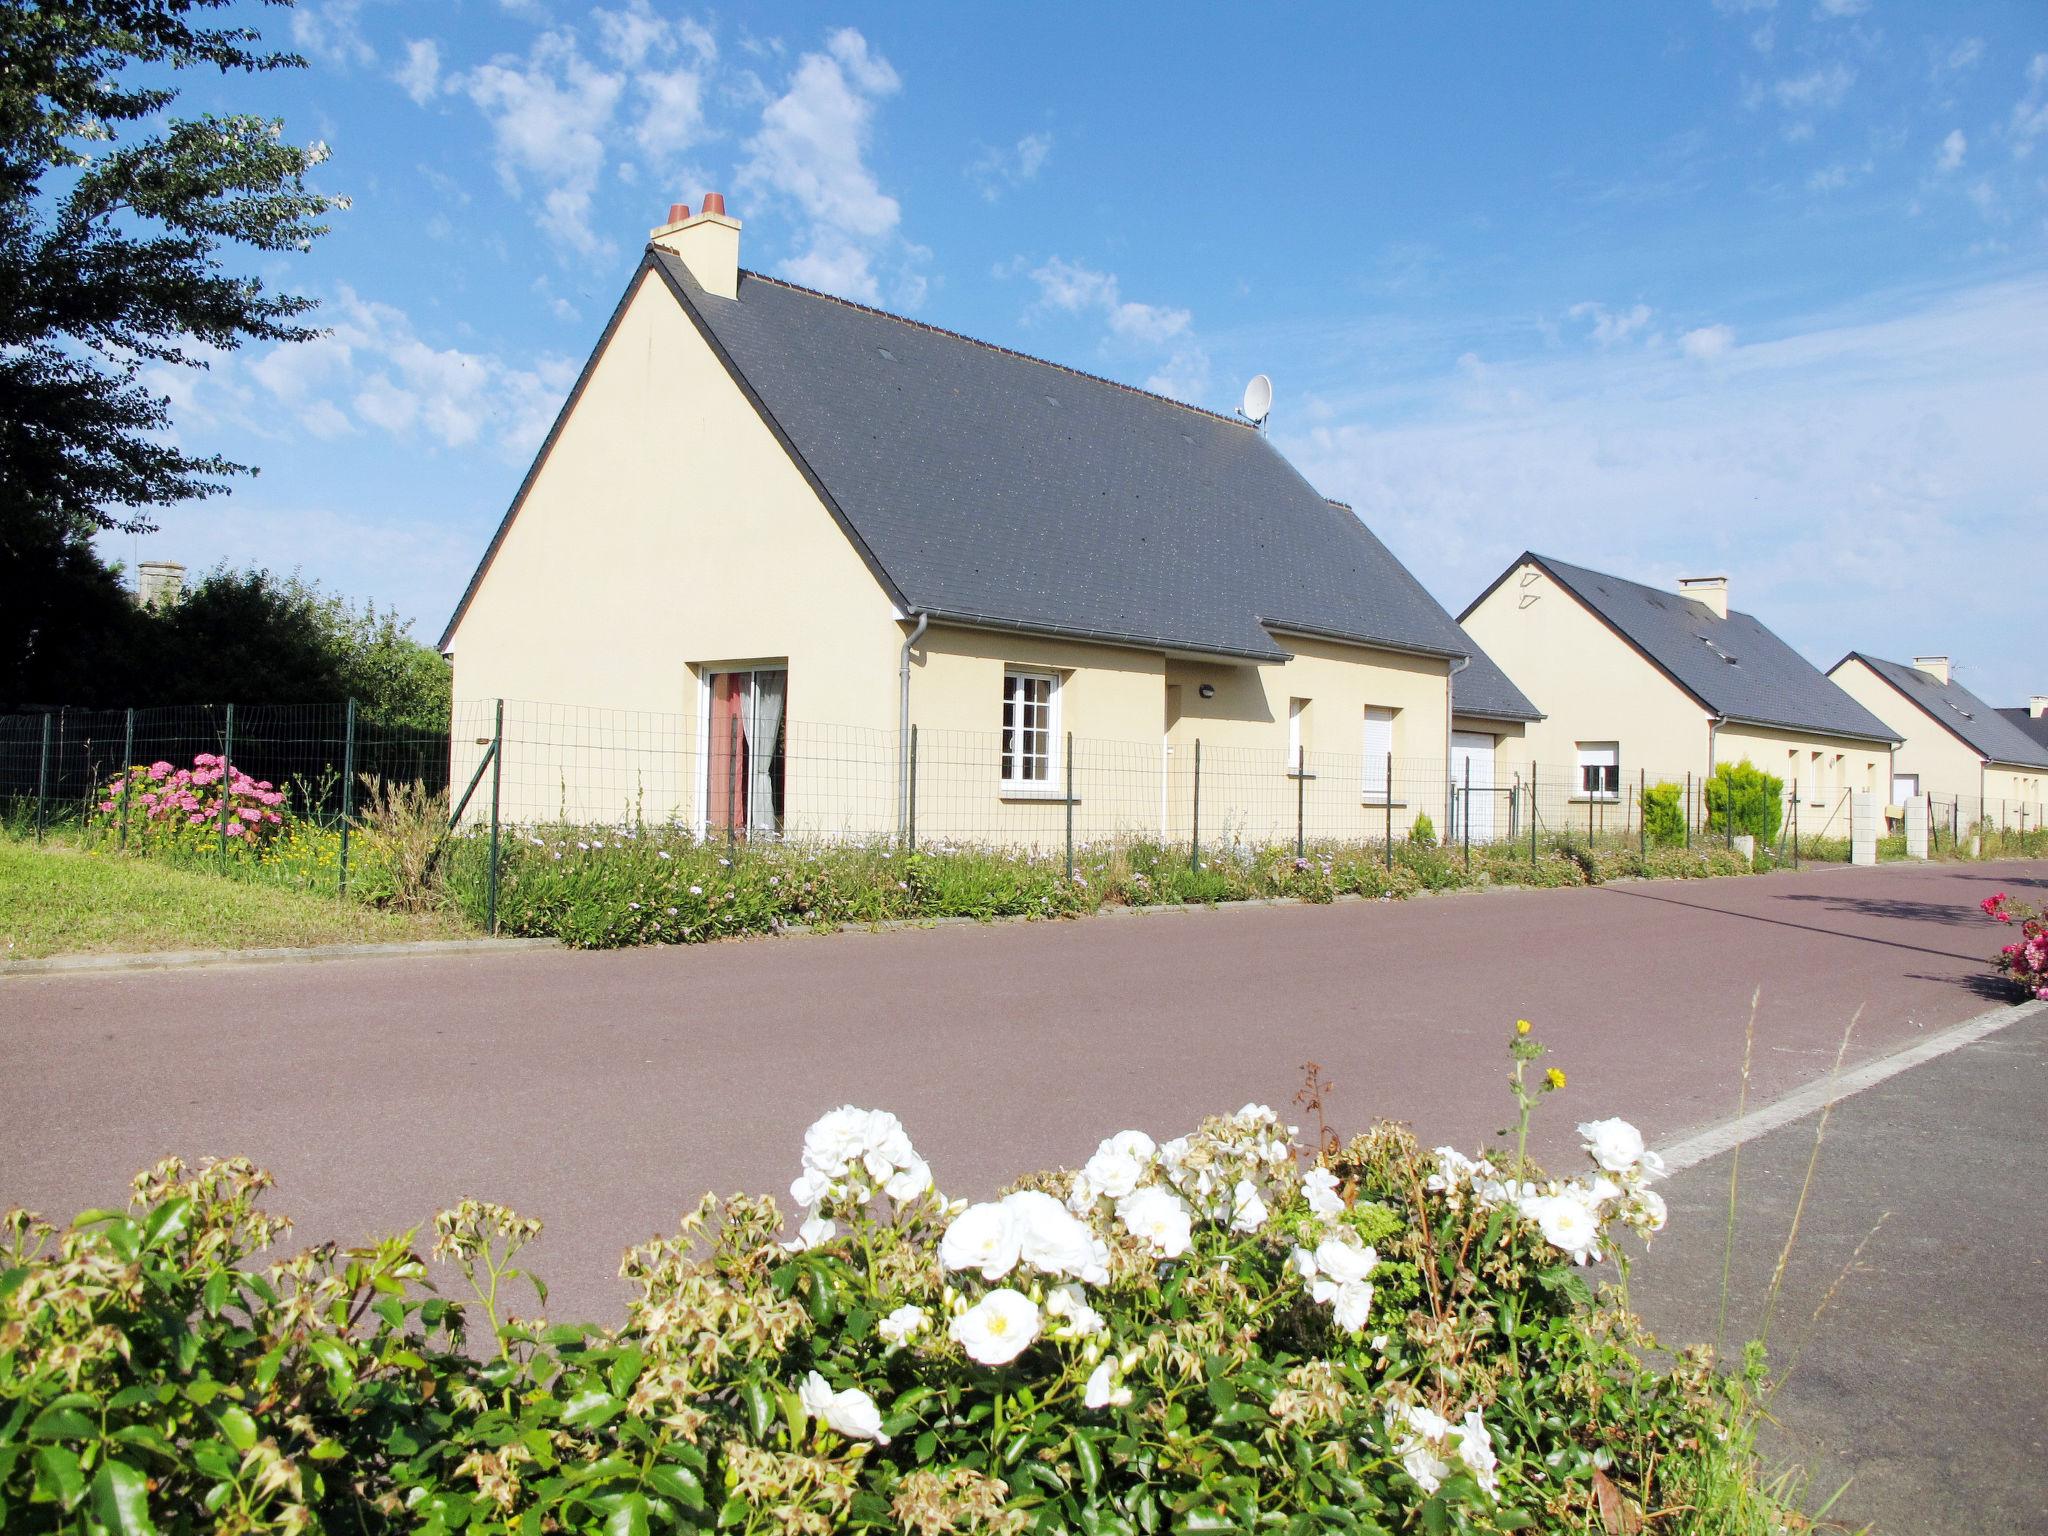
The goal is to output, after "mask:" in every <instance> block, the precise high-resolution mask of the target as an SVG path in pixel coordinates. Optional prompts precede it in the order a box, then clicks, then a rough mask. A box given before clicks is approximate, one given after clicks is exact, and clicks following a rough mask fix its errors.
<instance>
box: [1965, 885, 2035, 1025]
mask: <svg viewBox="0 0 2048 1536" xmlns="http://www.w3.org/2000/svg"><path fill="white" fill-rule="evenodd" d="M1981 905H1982V906H1983V909H1984V915H1985V916H1986V917H1988V918H1990V919H1991V920H1992V921H1993V922H1999V923H2005V924H2007V925H2012V924H2015V923H2016V924H2018V925H2019V930H2020V932H2019V937H2018V938H2017V939H2015V940H2014V941H2013V942H2012V943H2010V944H2007V945H2005V946H2004V947H2003V948H2002V949H2000V950H1999V951H1998V969H1999V970H2000V971H2001V972H2002V973H2004V975H2005V976H2006V977H2007V979H2009V980H2010V981H2011V982H2012V984H2013V985H2014V986H2016V987H2018V988H2019V989H2020V991H2021V992H2022V993H2024V994H2025V995H2026V996H2028V997H2038V998H2041V999H2043V1000H2044V1001H2048V915H2044V914H2043V913H2042V912H2040V911H2039V910H2038V909H2037V908H2034V907H2029V906H2026V905H2024V904H2022V903H2019V902H2015V901H2012V900H2009V899H2008V898H2007V897H2006V894H2005V892H2003V891H2000V892H1999V893H1998V894H1997V895H1996V896H1987V897H1986V898H1985V899H1984V901H1983V902H1982V903H1981Z"/></svg>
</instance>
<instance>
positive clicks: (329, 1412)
mask: <svg viewBox="0 0 2048 1536" xmlns="http://www.w3.org/2000/svg"><path fill="white" fill-rule="evenodd" d="M1515 1049H1516V1053H1517V1064H1518V1072H1517V1078H1516V1081H1517V1083H1519V1082H1520V1081H1521V1078H1520V1073H1519V1067H1520V1065H1521V1064H1522V1062H1523V1061H1524V1060H1525V1059H1533V1055H1534V1054H1535V1053H1539V1052H1540V1047H1537V1046H1535V1045H1534V1043H1533V1042H1531V1041H1528V1040H1527V1039H1526V1031H1524V1032H1523V1033H1522V1035H1520V1036H1518V1037H1517V1040H1516V1042H1515ZM1559 1082H1560V1083H1561V1078H1560V1079H1559ZM1544 1091H1547V1089H1546V1090H1544ZM1518 1097H1520V1098H1522V1100H1523V1105H1522V1108H1523V1121H1524V1124H1523V1132H1524V1136H1525V1134H1526V1121H1527V1113H1528V1107H1529V1104H1530V1103H1532V1102H1534V1099H1535V1098H1536V1097H1540V1092H1537V1093H1532V1094H1528V1095H1519V1094H1518ZM1579 1130H1580V1135H1581V1138H1582V1141H1583V1145H1584V1148H1585V1152H1586V1160H1587V1166H1586V1169H1585V1171H1584V1172H1583V1173H1579V1174H1575V1175H1566V1176H1561V1177H1554V1176H1552V1175H1549V1174H1546V1173H1544V1172H1543V1171H1541V1170H1539V1169H1537V1168H1535V1167H1534V1166H1533V1165H1531V1164H1529V1163H1528V1162H1527V1161H1526V1160H1525V1159H1523V1158H1522V1157H1521V1156H1520V1155H1519V1153H1518V1154H1516V1155H1515V1156H1513V1157H1508V1156H1506V1155H1500V1156H1494V1157H1487V1158H1480V1157H1468V1156H1465V1155H1463V1154H1460V1153H1458V1152H1456V1151H1455V1150H1453V1149H1450V1148H1441V1149H1438V1150H1436V1151H1434V1152H1432V1151H1429V1150H1426V1149H1424V1148H1423V1147H1422V1146H1421V1145H1419V1144H1418V1143H1417V1142H1416V1140H1415V1139H1414V1137H1413V1136H1412V1135H1411V1134H1410V1133H1409V1132H1408V1131H1407V1130H1406V1129H1404V1128H1402V1127H1400V1126H1396V1125H1391V1124H1382V1125H1380V1126H1378V1127H1376V1128H1374V1129H1373V1130H1371V1131H1369V1132H1367V1133H1366V1134H1364V1135H1362V1136H1359V1137H1357V1138H1355V1139H1353V1140H1352V1141H1350V1142H1349V1143H1348V1144H1347V1143H1342V1142H1340V1141H1338V1140H1337V1139H1336V1138H1334V1137H1331V1138H1329V1139H1328V1140H1327V1141H1324V1142H1322V1143H1321V1144H1320V1148H1319V1149H1318V1147H1315V1146H1311V1147H1308V1148H1304V1147H1303V1146H1302V1145H1301V1144H1300V1142H1299V1140H1298V1139H1297V1137H1296V1134H1295V1131H1294V1129H1293V1128H1292V1127H1290V1126H1288V1125H1286V1124H1284V1123H1282V1121H1281V1119H1280V1117H1279V1116H1278V1115H1277V1114H1275V1113H1274V1111H1273V1110H1271V1109H1269V1108H1267V1107H1265V1106H1262V1105H1256V1104H1251V1105H1246V1106H1245V1107H1244V1108H1242V1109H1240V1110H1238V1111H1237V1112H1235V1113H1233V1114H1225V1115H1219V1116H1215V1117H1213V1118H1211V1119H1209V1120H1207V1121H1205V1122H1204V1123H1203V1124H1202V1125H1201V1126H1199V1127H1198V1128H1196V1129H1195V1130H1193V1131H1191V1132H1189V1133H1188V1134H1186V1135H1183V1136H1179V1137H1175V1138H1172V1139H1169V1140H1165V1141H1156V1140H1154V1138H1153V1137H1152V1135H1150V1134H1148V1133H1146V1132H1142V1131H1136V1130H1130V1131H1123V1132H1119V1133H1117V1134H1115V1135H1112V1136H1109V1137H1107V1138H1106V1139H1104V1140H1102V1141H1101V1143H1100V1145H1099V1146H1097V1147H1096V1148H1095V1150H1094V1151H1093V1152H1092V1153H1088V1154H1086V1155H1085V1156H1081V1157H1080V1164H1079V1168H1078V1170H1077V1171H1074V1172H1054V1173H1046V1174H1036V1175H1031V1176H1029V1177H1026V1178H1024V1179H1021V1180H1019V1181H1018V1183H1017V1184H1016V1185H1014V1186H1013V1187H1012V1188H1010V1189H1009V1190H1008V1191H1007V1192H1005V1193H1003V1194H1001V1195H1000V1196H999V1197H998V1198H995V1199H991V1200H985V1201H980V1202H974V1203H970V1202H967V1201H962V1200H949V1199H948V1198H946V1196H944V1195H943V1194H942V1193H940V1190H939V1187H938V1185H937V1183H936V1182H935V1180H934V1175H933V1170H932V1168H931V1167H930V1166H928V1165H927V1164H926V1162H925V1161H924V1159H923V1158H922V1157H920V1156H919V1154H918V1152H917V1150H916V1148H915V1146H914V1144H913V1142H912V1139H911V1136H910V1133H909V1131H908V1130H907V1129H906V1127H905V1126H904V1125H903V1124H902V1123H901V1122H899V1121H898V1120H897V1119H896V1117H895V1116H894V1115H891V1114H888V1113H886V1112H883V1111H877V1110H864V1109H856V1108H852V1107H846V1108H841V1109H836V1110H833V1111H831V1112H829V1113H827V1114H825V1115H824V1116H822V1117H821V1118H819V1119H818V1121H817V1122H816V1123H815V1124H814V1125H813V1126H812V1127H811V1128H810V1130H809V1132H808V1133H807V1134H806V1135H805V1137H804V1142H803V1147H802V1151H801V1155H800V1167H799V1170H798V1176H797V1178H796V1181H795V1184H794V1186H793V1187H792V1190H791V1194H792V1197H793V1203H792V1205H791V1206H788V1207H785V1206H783V1205H782V1204H780V1203H779V1202H777V1201H774V1200H769V1199H762V1198H754V1197H748V1196H739V1195H736V1196H732V1197H730V1198H726V1199H722V1200H720V1199H711V1198H708V1197H707V1198H706V1199H705V1200H704V1201H703V1202H702V1203H701V1204H700V1205H699V1206H698V1207H697V1208H696V1209H695V1210H693V1211H691V1212H690V1213H689V1214H687V1215H686V1216H685V1218H684V1219H683V1221H682V1223H681V1225H680V1227H679V1229H678V1231H677V1232H676V1233H675V1235H674V1236H673V1237H669V1238H660V1239H656V1240H654V1241H651V1242H649V1243H647V1244H644V1245H642V1246H639V1247H636V1248H634V1249H632V1250H630V1251H629V1252H628V1253H627V1254H626V1257H625V1260H624V1263H623V1266H622V1269H621V1273H622V1275H623V1277H624V1278H625V1280H626V1281H627V1282H628V1283H629V1285H630V1286H631V1288H632V1298H631V1301H630V1304H629V1308H628V1316H627V1321H626V1323H625V1324H624V1326H622V1327H619V1328H616V1329H600V1328H595V1327H588V1326H582V1325H573V1324H554V1325H549V1324H547V1323H543V1322H539V1321H522V1320H519V1319H515V1318H512V1317H510V1316H508V1315H506V1314H505V1312H504V1310H503V1304H504V1298H505V1297H506V1296H508V1295H509V1294H510V1290H509V1288H508V1287H509V1286H510V1284H511V1283H512V1282H514V1281H517V1280H518V1279H519V1278H520V1272H519V1271H518V1270H516V1269H514V1268H513V1267H512V1265H513V1261H514V1257H515V1255H516V1253H517V1251H518V1250H519V1248H520V1247H521V1245H522V1244H524V1243H525V1242H526V1241H528V1240H529V1239H530V1238H531V1237H532V1236H533V1235H534V1233H535V1232H537V1230H538V1224H537V1223H533V1222H530V1221H527V1220H525V1219H524V1218H521V1217H518V1216H515V1215H514V1214H513V1213H511V1212H509V1211H506V1210H504V1209H502V1208H501V1207H496V1206H490V1205H484V1204H480V1203H478V1202H465V1203H464V1204H463V1205H462V1206H461V1207H458V1208H456V1209H455V1210H452V1211H449V1212H444V1213H443V1214H442V1215H441V1217H439V1218H437V1221H436V1227H435V1233H436V1242H435V1245H434V1257H435V1258H437V1259H439V1260H441V1261H443V1262H444V1263H447V1264H452V1265H453V1266H454V1267H455V1269H456V1270H457V1271H459V1278H460V1281H461V1282H463V1283H466V1285H467V1287H468V1288H469V1289H470V1291H471V1292H472V1293H473V1297H474V1300H473V1301H472V1302H470V1303H469V1304H467V1305H459V1304H458V1303H457V1302H456V1301H455V1300H454V1299H452V1297H444V1296H442V1295H440V1294H438V1293H436V1292H435V1291H431V1290H426V1289H423V1285H422V1282H423V1281H424V1280H425V1278H426V1276H427V1274H428V1273H429V1269H428V1266H427V1265H426V1263H425V1262H424V1261H423V1260H422V1259H420V1258H419V1257H418V1256H417V1255H415V1254H414V1253H413V1252H412V1246H411V1239H410V1236H408V1237H403V1238H395V1239H391V1240H388V1241H387V1242H385V1243H383V1244H381V1245H379V1246H377V1247H374V1248H365V1249H358V1250H350V1251H348V1252H338V1251H336V1250H335V1249H333V1248H331V1247H330V1248H325V1249H315V1250H312V1251H310V1252H309V1253H307V1254H304V1255H301V1256H299V1257H298V1258H296V1259H292V1260H288V1261H284V1262H282V1263H272V1264H269V1265H267V1266H265V1265H264V1264H263V1262H262V1261H261V1260H260V1259H258V1258H256V1257H255V1254H256V1253H257V1252H258V1251H259V1250H261V1249H262V1248H263V1247H264V1246H265V1245H266V1244H267V1243H268V1242H270V1241H271V1240H273V1239H274V1238H275V1237H276V1236H277V1235H278V1233H279V1232H280V1231H281V1229H282V1228H281V1223H280V1222H278V1221H277V1220H275V1219H273V1218H268V1217H265V1216H262V1215H261V1214H259V1213H257V1212H256V1210H255V1208H254V1203H253V1202H254V1200H255V1198H256V1196H257V1195H258V1194H259V1193H260V1191H261V1190H262V1188H263V1187H264V1185H265V1184H266V1183H267V1180H265V1179H264V1178H263V1176H262V1175H261V1174H260V1173H257V1172H256V1171H255V1170H253V1169H250V1168H249V1167H248V1165H246V1164H240V1163H223V1164H211V1165H208V1166H207V1167H205V1168H203V1169H201V1170H200V1171H198V1172H197V1173H193V1172H190V1171H188V1170H186V1169H185V1168H184V1167H183V1166H182V1165H180V1164H175V1163H170V1164H165V1165H164V1166H163V1167H161V1168H159V1169H158V1170H155V1171H154V1172H153V1173H152V1174H150V1175H146V1176H145V1177H144V1179H143V1180H139V1181H138V1185H137V1207H136V1211H135V1214H133V1215H132V1216H124V1215H118V1214H116V1213H108V1212H89V1213H87V1215H86V1217H83V1218H81V1220H80V1223H79V1224H77V1225H75V1226H74V1227H72V1228H71V1229H69V1230H67V1231H65V1232H63V1233H58V1232H55V1231H53V1230H52V1229H50V1228H48V1227H46V1226H43V1225H42V1224H40V1223H38V1222H36V1221H34V1220H33V1219H32V1218H28V1217H26V1216H24V1215H21V1214H19V1213H17V1214H16V1215H15V1216H12V1217H10V1218H9V1221H8V1224H7V1226H6V1227H5V1228H4V1229H0V1501H4V1502H0V1521H4V1523H5V1525H6V1528H7V1529H8V1530H9V1531H10V1532H13V1531H15V1530H17V1529H20V1530H27V1531H40V1530H59V1529H76V1530H80V1531H85V1530H88V1529H90V1530H91V1531H94V1532H99V1531H103V1530H127V1531H138V1532H140V1531H163V1532H168V1531H174V1530H176V1531H193V1532H197V1531H201V1530H212V1529H216V1528H234V1529H239V1530H251V1531H257V1530H265V1531H267V1530H278V1531H284V1532H292V1533H297V1532H303V1531H311V1530H331V1531H336V1532H340V1531H352V1532H363V1531H374V1532H384V1531H398V1530H417V1531H424V1532H430V1533H437V1532H443V1531H446V1532H454V1531H458V1530H469V1531H477V1532H486V1533H489V1532H504V1533H508V1536H509V1533H515V1532H516V1533H520V1536H541V1533H545V1532H551V1531H579V1532H580V1531H593V1532H594V1531H599V1530H602V1531H605V1532H616V1533H620V1536H635V1533H640V1532H647V1531H659V1530H707V1531H710V1530H717V1531H731V1532H735V1533H742V1536H752V1533H765V1532H778V1533H780V1532H807V1533H822V1532H826V1531H837V1530H846V1531H876V1532H884V1531H886V1532H911V1533H914V1536H939V1533H943V1532H953V1531H960V1532H966V1531H991V1532H1003V1533H1022V1532H1027V1531H1028V1532H1048V1533H1049V1532H1075V1533H1082V1536H1108V1533H1115V1536H1159V1533H1165V1532H1178V1531H1243V1532H1252V1531H1255V1530H1257V1531H1273V1532H1285V1533H1289V1536H1295V1533H1299V1536H1311V1533H1322V1532H1327V1531H1345V1532H1360V1533H1373V1532H1400V1531H1410V1530H1420V1531H1432V1532H1436V1531H1458V1532H1464V1531H1473V1532H1478V1531H1509V1530H1540V1531H1558V1532H1564V1531H1586V1530H1619V1529H1631V1530H1633V1529H1643V1530H1651V1529H1654V1530H1657V1531H1700V1532H1705V1531H1709V1530H1713V1531H1720V1530H1733V1529H1738V1527H1735V1526H1731V1525H1728V1524H1726V1523H1714V1520H1713V1518H1710V1517H1713V1516H1714V1510H1713V1509H1712V1507H1711V1500H1710V1498H1709V1490H1712V1489H1717V1488H1725V1487H1727V1486H1730V1485H1731V1484H1742V1485H1745V1486H1753V1481H1754V1480H1752V1479H1748V1478H1746V1477H1745V1476H1741V1475H1738V1476H1734V1477H1732V1478H1731V1476H1730V1475H1729V1468H1730V1466H1731V1464H1741V1465H1742V1466H1746V1465H1747V1464H1748V1460H1749V1458H1751V1457H1752V1456H1753V1452H1752V1450H1751V1448H1750V1441H1749V1439H1748V1435H1747V1431H1746V1429H1745V1421H1744V1416H1743V1413H1742V1411H1741V1409H1740V1406H1739V1392H1740V1385H1741V1384H1740V1382H1739V1381H1737V1382H1735V1383H1729V1382H1726V1381H1724V1379H1723V1378H1721V1377H1720V1376H1718V1375H1717V1374H1716V1373H1715V1371H1714V1369H1713V1365H1712V1362H1711V1360H1710V1359H1709V1358H1708V1357H1707V1356H1706V1355H1705V1354H1704V1353H1691V1354H1684V1355H1680V1356H1679V1357H1677V1360H1676V1363H1675V1364H1674V1365H1670V1366H1667V1367H1663V1368H1656V1367H1653V1366H1652V1365H1650V1364H1649V1363H1647V1360H1648V1355H1647V1350H1648V1347H1649V1343H1650V1341H1649V1340H1647V1339H1646V1338H1645V1337H1644V1336H1643V1335H1642V1333H1641V1331H1640V1329H1639V1327H1638V1325H1637V1324H1636V1323H1635V1322H1634V1320H1633V1319H1632V1318H1631V1317H1630V1315H1629V1314H1628V1313H1627V1311H1626V1310H1625V1308H1624V1307H1623V1305H1622V1304H1621V1302H1620V1300H1619V1296H1618V1294H1617V1293H1616V1292H1615V1291H1613V1290H1612V1289H1603V1291H1602V1292H1600V1293H1598V1294H1596V1292H1595V1291H1594V1290H1593V1288H1592V1286H1591V1284H1590V1283H1589V1281H1590V1279H1591V1278H1593V1277H1594V1276H1593V1273H1592V1272H1589V1271H1588V1269H1587V1267H1586V1266H1589V1265H1591V1264H1593V1263H1595V1262H1596V1261H1599V1260H1602V1259H1604V1260H1606V1261H1608V1262H1609V1263H1612V1264H1619V1265H1621V1266H1622V1271H1623V1273H1624V1274H1625V1269H1626V1263H1627V1249H1626V1247H1625V1246H1624V1245H1625V1244H1633V1243H1637V1242H1639V1241H1640V1239H1642V1238H1644V1237H1647V1236H1648V1235H1649V1234H1651V1233H1653V1232H1655V1231H1656V1230H1657V1229H1658V1228H1659V1227H1660V1226H1661V1225H1662V1223H1663V1219H1664V1209H1663V1205H1662V1202H1661V1201H1659V1200H1658V1199H1657V1198H1656V1196H1655V1194H1654V1192H1653V1191H1652V1190H1651V1188H1650V1185H1651V1184H1652V1183H1653V1182H1654V1181H1655V1179H1656V1178H1657V1176H1658V1175H1659V1173H1660V1172H1661V1171H1662V1170H1661V1166H1660V1165H1659V1164H1658V1162H1657V1160H1656V1158H1655V1155H1654V1154H1653V1153H1651V1152H1650V1151H1649V1150H1648V1149H1647V1148H1645V1147H1644V1145H1643V1142H1642V1138H1641V1137H1640V1136H1639V1135H1637V1134H1636V1133H1635V1131H1634V1130H1633V1128H1632V1127H1629V1126H1628V1125H1626V1124H1625V1123H1624V1122H1621V1121H1616V1120H1598V1121H1589V1122H1587V1123H1586V1124H1585V1125H1582V1126H1581V1127H1579ZM1076 1153H1077V1156H1080V1155H1081V1154H1083V1153H1086V1148H1085V1145H1084V1146H1083V1147H1080V1148H1077V1149H1076ZM459 1288H460V1286H458V1289H459ZM541 1294H542V1299H543V1300H544V1299H545V1296H544V1292H542V1293H541ZM479 1319H480V1320H481V1321H482V1323H483V1324H484V1325H485V1326H486V1327H487V1329H488V1332H487V1333H485V1334H483V1335H482V1336H481V1337H478V1336H476V1335H473V1334H472V1333H470V1332H469V1329H470V1327H471V1325H472V1323H473V1321H476V1320H479ZM116 1469H118V1470H116ZM1651 1512H1656V1513H1655V1516H1654V1523H1645V1517H1646V1516H1648V1515H1650V1514H1651ZM1688 1521H1691V1522H1692V1523H1688ZM1750 1528H1751V1527H1749V1526H1742V1527H1739V1529H1745V1530H1746V1529H1750ZM1756 1528H1758V1529H1761V1528H1763V1527H1756Z"/></svg>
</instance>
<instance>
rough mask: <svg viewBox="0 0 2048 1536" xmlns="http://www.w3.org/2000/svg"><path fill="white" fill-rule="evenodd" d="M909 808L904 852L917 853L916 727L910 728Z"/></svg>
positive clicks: (905, 827)
mask: <svg viewBox="0 0 2048 1536" xmlns="http://www.w3.org/2000/svg"><path fill="white" fill-rule="evenodd" d="M908 799H909V802H910V804H909V807H908V814H907V816H906V818H905V825H904V837H905V841H906V842H907V844H908V847H907V848H906V850H905V851H906V852H909V853H915V852H917V727H916V726H915V725H913V726H911V728H910V791H909V795H908Z"/></svg>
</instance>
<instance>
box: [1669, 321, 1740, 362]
mask: <svg viewBox="0 0 2048 1536" xmlns="http://www.w3.org/2000/svg"><path fill="white" fill-rule="evenodd" d="M1734 345H1735V333H1734V332H1733V331H1731V330H1729V329H1728V327H1727V326H1725V325H1703V326H1701V327H1699V329H1697V330H1692V331H1687V332H1686V333H1685V334H1684V335H1683V336H1681V337H1679V338H1678V349H1679V350H1680V351H1681V352H1683V353H1684V354H1685V355H1686V356H1687V357H1689V358H1691V359H1692V360H1693V361H1694V362H1696V363H1711V362H1714V361H1715V360H1716V359H1718V358H1722V357H1726V356H1727V355H1728V350H1729V348H1731V347H1733V346H1734Z"/></svg>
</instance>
